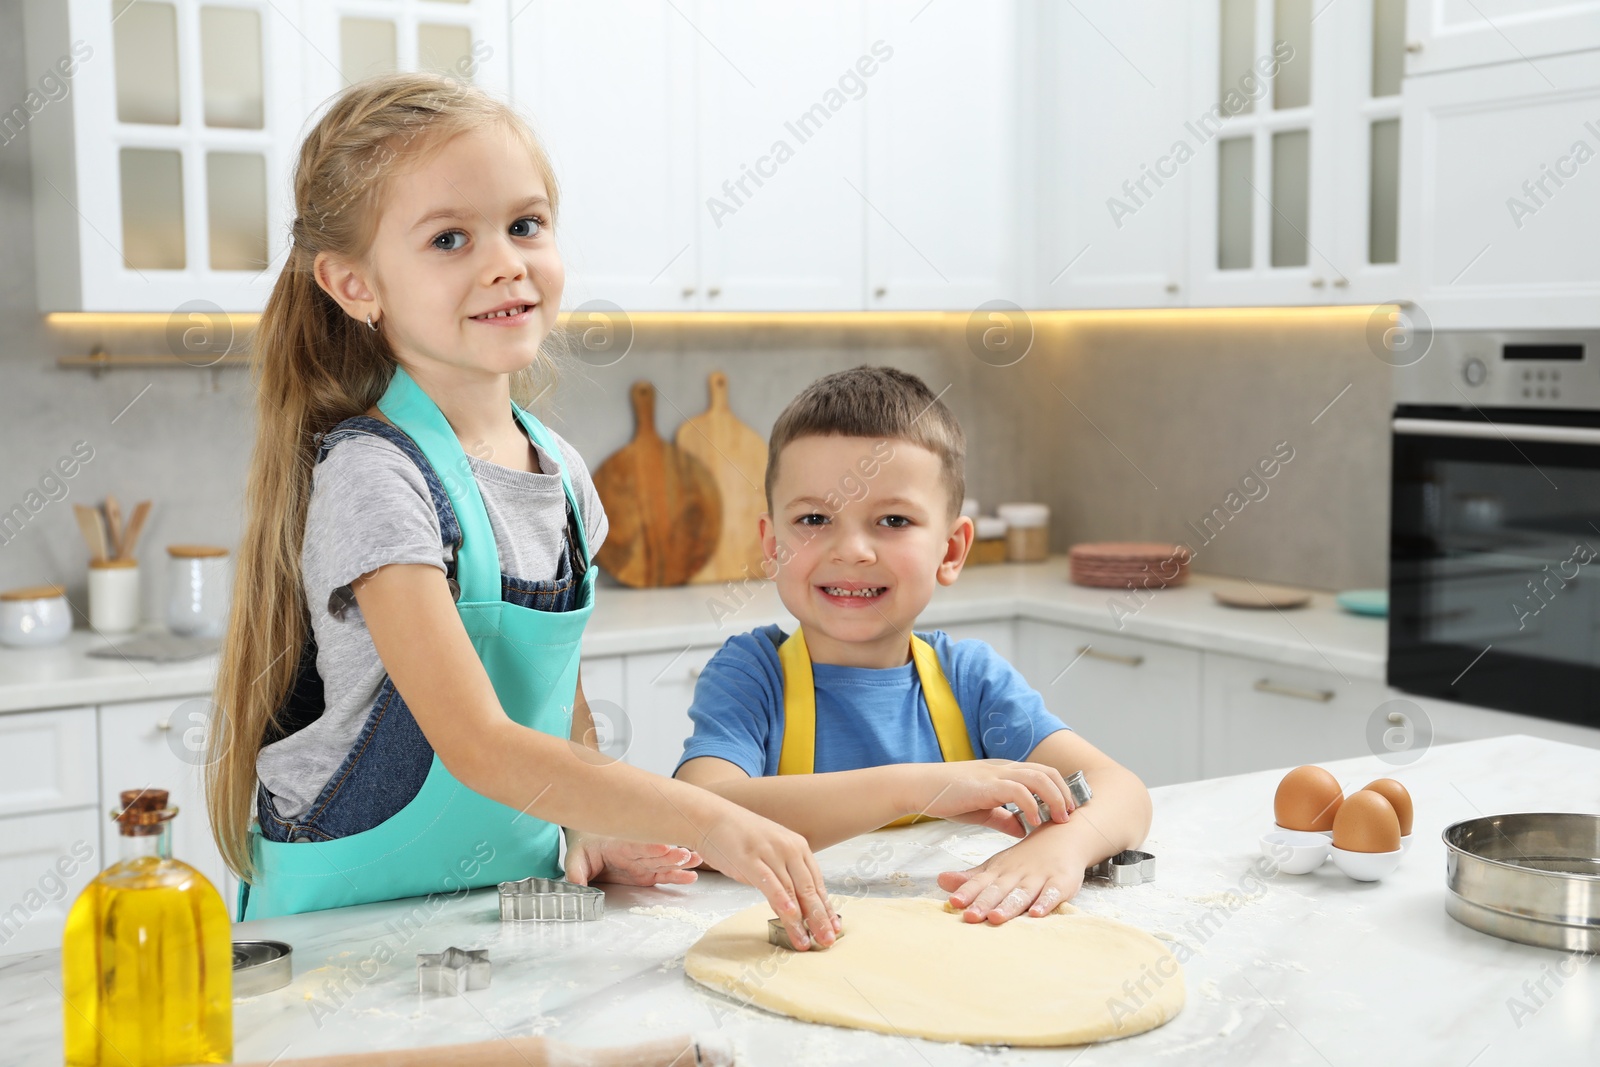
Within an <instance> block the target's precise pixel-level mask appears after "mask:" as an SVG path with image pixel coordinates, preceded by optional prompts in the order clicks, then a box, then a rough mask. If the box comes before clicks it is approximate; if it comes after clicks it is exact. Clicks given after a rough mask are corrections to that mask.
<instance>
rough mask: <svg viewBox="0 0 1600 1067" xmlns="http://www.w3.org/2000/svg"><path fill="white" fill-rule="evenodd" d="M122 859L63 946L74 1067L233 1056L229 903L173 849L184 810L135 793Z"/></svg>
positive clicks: (122, 817)
mask: <svg viewBox="0 0 1600 1067" xmlns="http://www.w3.org/2000/svg"><path fill="white" fill-rule="evenodd" d="M111 814H112V817H113V818H114V819H116V821H117V829H118V831H119V833H120V834H121V838H120V840H121V842H122V858H121V859H120V860H119V861H118V862H117V863H115V864H113V865H111V866H110V867H107V868H106V869H105V870H104V871H101V872H100V875H99V877H97V878H96V879H95V880H94V881H93V882H90V883H89V885H88V886H87V887H86V888H85V889H84V891H83V892H82V893H81V894H80V895H79V896H78V899H77V901H76V902H75V903H74V904H73V905H72V911H71V912H69V913H68V915H67V928H66V933H65V935H64V936H63V939H62V945H61V971H62V974H61V980H62V992H63V1000H64V1001H65V1004H64V1006H63V1011H64V1012H65V1013H66V1028H65V1039H66V1063H67V1067H167V1065H169V1064H187V1063H228V1062H230V1061H231V1060H232V1059H233V941H232V932H231V927H230V926H229V923H228V909H227V906H226V905H225V904H223V902H222V897H221V895H220V894H219V893H218V892H217V891H216V889H215V888H214V887H213V886H212V885H211V883H210V882H208V881H207V880H206V878H205V876H204V875H202V874H201V873H200V872H199V871H197V870H195V869H194V868H193V867H191V866H189V865H188V864H187V863H184V862H182V861H181V860H175V859H173V858H172V835H171V830H170V825H171V820H172V818H173V816H175V815H177V814H178V809H177V808H168V807H167V792H166V790H163V789H142V790H127V791H125V792H124V793H123V794H122V807H121V808H120V809H119V810H117V811H114V812H112V813H111Z"/></svg>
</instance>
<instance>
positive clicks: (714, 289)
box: [706, 285, 722, 296]
mask: <svg viewBox="0 0 1600 1067" xmlns="http://www.w3.org/2000/svg"><path fill="white" fill-rule="evenodd" d="M706 295H707V296H721V295H722V290H721V289H720V288H719V287H717V286H715V285H713V286H712V287H711V288H709V289H707V290H706Z"/></svg>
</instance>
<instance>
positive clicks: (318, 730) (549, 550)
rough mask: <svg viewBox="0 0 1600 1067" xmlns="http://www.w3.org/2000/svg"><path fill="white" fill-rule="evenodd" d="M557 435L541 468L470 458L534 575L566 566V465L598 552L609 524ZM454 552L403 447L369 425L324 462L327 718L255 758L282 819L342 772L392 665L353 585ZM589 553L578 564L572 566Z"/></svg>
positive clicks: (508, 555) (316, 482) (320, 556)
mask: <svg viewBox="0 0 1600 1067" xmlns="http://www.w3.org/2000/svg"><path fill="white" fill-rule="evenodd" d="M550 435H551V436H552V437H553V438H555V441H556V444H557V445H558V446H559V450H560V452H561V458H560V465H558V463H557V460H556V459H555V458H554V457H552V456H551V455H549V454H548V453H547V452H545V450H544V449H542V448H539V447H538V446H537V445H535V446H534V452H535V454H536V455H537V456H538V460H539V470H540V472H541V473H532V472H529V471H520V470H513V469H512V468H510V467H502V466H500V465H499V464H496V463H490V462H488V461H487V460H484V459H479V458H477V457H475V456H471V455H469V456H468V457H467V461H468V463H469V464H470V465H471V468H472V474H473V477H475V478H476V479H477V481H478V489H479V491H480V493H481V494H482V496H483V505H484V509H485V510H486V511H487V512H488V513H489V525H490V527H491V528H492V529H493V530H494V541H495V547H496V548H497V549H498V550H499V553H500V570H501V571H502V572H503V573H505V574H509V575H511V576H512V577H515V578H520V579H522V580H524V581H530V582H542V581H549V580H551V579H552V578H554V577H555V576H556V567H557V565H558V564H559V563H560V559H561V547H562V543H563V541H564V540H565V536H566V514H567V512H566V494H565V492H564V491H563V490H562V487H561V465H565V467H566V469H567V473H568V477H570V478H571V479H572V488H573V494H574V496H575V497H576V498H577V501H578V520H579V521H580V522H582V523H583V527H584V530H585V531H586V532H587V534H588V537H589V552H590V555H591V557H592V556H593V554H594V553H595V552H598V551H599V549H600V544H601V542H602V541H604V540H605V536H606V531H607V528H608V527H607V524H606V513H605V509H604V508H603V507H602V506H601V504H600V497H599V494H598V493H596V492H595V488H594V482H593V480H592V479H591V478H590V477H589V470H588V468H587V467H586V466H585V465H584V462H583V459H582V458H581V457H580V456H579V455H578V453H577V452H576V451H575V450H573V448H572V446H571V445H569V444H567V442H566V441H565V440H563V439H562V438H561V437H560V435H558V434H556V432H555V431H554V430H552V431H550ZM453 552H454V549H453V547H452V546H448V545H446V544H445V543H444V538H443V535H442V534H441V533H440V530H439V516H438V513H437V512H435V511H434V507H433V498H432V497H431V496H430V495H429V493H428V485H427V482H425V481H424V480H423V477H422V472H421V471H419V470H418V469H417V466H416V464H415V463H413V462H412V461H411V460H410V459H409V458H408V457H407V456H406V454H405V453H404V452H402V451H401V450H400V448H399V447H398V446H397V445H395V444H393V443H392V442H390V441H387V440H385V439H384V438H381V437H376V436H373V435H371V434H362V435H360V436H356V437H351V438H347V439H346V440H343V441H340V442H339V443H338V444H336V445H334V446H333V447H332V448H331V449H329V451H328V454H327V456H326V457H325V458H324V459H323V461H322V462H321V463H319V464H317V466H316V468H315V470H314V472H313V474H312V488H311V500H310V502H309V504H308V506H307V510H306V533H305V543H304V545H303V547H302V549H301V552H300V571H301V580H302V583H303V585H304V589H305V595H306V603H307V604H308V605H309V606H310V608H311V629H312V632H313V634H314V635H315V636H316V639H317V673H318V674H319V675H320V676H321V678H322V683H323V693H324V696H325V701H326V703H325V706H324V710H323V713H322V715H321V717H320V718H318V719H316V720H315V721H314V722H312V723H311V724H310V725H308V726H306V727H305V728H303V729H301V730H298V731H296V732H295V733H293V734H290V735H289V736H288V737H285V738H283V739H282V740H280V741H276V742H274V743H272V744H270V745H266V746H264V747H263V748H262V749H261V751H260V752H259V753H258V754H257V756H256V774H257V776H258V777H259V778H260V779H261V782H262V784H264V785H265V786H266V788H267V791H268V792H270V793H271V794H272V796H273V801H274V804H275V806H276V808H277V811H278V815H279V816H280V817H281V818H284V819H296V818H299V817H301V816H302V815H304V814H305V812H306V811H307V810H308V809H309V808H310V807H311V804H312V802H313V801H314V800H316V798H317V796H318V794H320V793H321V792H322V788H323V786H325V785H327V783H328V780H329V779H330V778H332V777H333V773H334V771H336V770H338V769H339V765H340V764H341V763H343V762H344V758H345V755H346V754H347V753H348V752H349V751H350V746H351V745H353V744H354V743H355V739H356V736H357V735H358V734H359V733H360V732H361V727H362V725H363V724H364V723H365V722H366V720H367V713H368V711H369V710H370V709H371V707H372V703H373V700H374V699H375V698H376V696H377V694H378V689H379V688H380V687H381V686H382V684H383V679H384V676H385V674H386V672H385V670H384V667H383V661H382V660H380V659H379V658H378V650H377V649H376V648H375V647H374V646H373V644H372V635H371V634H370V633H369V632H368V631H367V624H366V621H365V620H364V619H363V618H362V617H361V609H360V607H359V606H357V604H356V602H355V598H354V596H352V595H351V594H350V589H349V587H350V583H351V582H353V581H355V580H356V579H357V578H359V577H361V576H362V575H363V574H369V573H371V572H372V571H374V570H377V569H378V568H379V567H382V566H384V565H386V564H390V563H427V564H432V565H433V566H435V567H438V568H439V569H440V570H441V571H443V570H445V565H446V563H447V562H448V561H449V560H450V557H451V556H452V554H453ZM580 562H581V561H578V560H574V561H573V566H574V568H575V569H576V568H577V567H578V566H579V564H580ZM336 612H337V613H338V614H336ZM340 615H342V618H341V617H340Z"/></svg>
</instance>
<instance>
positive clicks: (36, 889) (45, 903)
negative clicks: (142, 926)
mask: <svg viewBox="0 0 1600 1067" xmlns="http://www.w3.org/2000/svg"><path fill="white" fill-rule="evenodd" d="M102 821H109V820H102V819H101V818H100V809H99V807H98V806H96V807H87V808H78V809H76V810H73V811H52V812H48V813H45V814H42V815H13V816H11V817H10V818H5V819H0V909H4V910H3V911H0V956H4V955H9V954H11V953H14V952H39V951H41V950H44V949H52V948H56V947H58V946H60V944H61V931H62V928H63V927H64V926H65V925H66V922H67V912H68V910H69V909H71V907H72V902H73V901H74V900H76V899H77V897H78V894H79V893H80V892H81V891H82V890H83V887H84V886H86V885H88V884H89V881H90V879H92V878H93V877H94V876H95V875H96V874H99V873H100V868H101V867H102V866H103V865H104V864H103V863H102V861H101V858H100V823H101V822H102Z"/></svg>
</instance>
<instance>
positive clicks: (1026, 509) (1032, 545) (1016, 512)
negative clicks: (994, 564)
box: [995, 504, 1050, 563]
mask: <svg viewBox="0 0 1600 1067" xmlns="http://www.w3.org/2000/svg"><path fill="white" fill-rule="evenodd" d="M995 514H997V515H998V516H1000V518H1002V519H1004V520H1006V561H1007V562H1008V563H1037V562H1039V561H1040V560H1044V559H1048V558H1050V505H1048V504H1001V505H1000V506H999V507H997V508H995Z"/></svg>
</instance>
